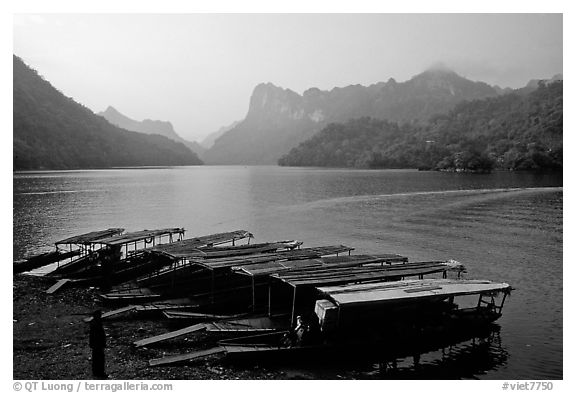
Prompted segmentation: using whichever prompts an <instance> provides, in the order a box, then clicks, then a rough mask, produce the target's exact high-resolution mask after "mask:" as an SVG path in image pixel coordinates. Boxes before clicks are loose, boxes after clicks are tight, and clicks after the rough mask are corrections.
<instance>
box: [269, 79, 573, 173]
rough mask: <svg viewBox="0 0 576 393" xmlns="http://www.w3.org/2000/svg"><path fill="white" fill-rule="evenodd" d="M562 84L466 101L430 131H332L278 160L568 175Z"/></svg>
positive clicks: (368, 126)
mask: <svg viewBox="0 0 576 393" xmlns="http://www.w3.org/2000/svg"><path fill="white" fill-rule="evenodd" d="M562 93H563V84H562V81H554V82H551V83H541V84H540V85H539V86H538V88H537V89H535V90H533V91H531V92H529V93H525V92H522V91H518V92H514V93H510V94H505V95H502V96H498V97H492V98H487V99H482V100H474V101H466V102H463V103H461V104H459V105H457V106H456V108H455V109H454V110H452V111H451V112H450V113H448V114H446V115H438V116H435V117H433V118H432V119H431V120H430V121H429V122H428V123H427V124H425V125H414V124H410V123H404V124H399V123H394V122H390V121H386V120H377V119H373V118H367V117H364V118H359V119H352V120H349V121H347V122H346V123H332V124H329V125H328V126H327V127H325V128H324V129H323V130H322V131H320V132H319V133H318V134H316V135H315V136H313V137H312V138H311V139H309V140H307V141H305V142H303V143H301V144H300V145H299V146H298V147H296V148H294V149H292V150H291V151H290V152H289V153H288V154H287V155H285V156H284V157H282V158H281V159H280V160H279V162H278V163H279V164H280V165H284V166H324V167H356V168H420V169H435V170H446V171H468V172H489V171H491V170H493V169H503V170H544V169H545V170H561V169H562V133H563V118H562V114H563V102H562Z"/></svg>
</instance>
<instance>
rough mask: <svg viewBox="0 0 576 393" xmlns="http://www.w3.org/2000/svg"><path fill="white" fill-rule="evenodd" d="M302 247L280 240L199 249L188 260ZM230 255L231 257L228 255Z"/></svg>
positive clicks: (296, 242)
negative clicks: (242, 251)
mask: <svg viewBox="0 0 576 393" xmlns="http://www.w3.org/2000/svg"><path fill="white" fill-rule="evenodd" d="M300 245H302V242H299V241H296V240H279V241H276V242H273V243H254V244H249V245H242V246H230V247H199V248H196V249H191V250H190V251H189V252H188V254H187V257H188V258H206V257H212V258H217V257H234V256H238V255H241V254H239V253H238V251H241V250H244V251H246V252H245V253H244V254H257V253H262V252H270V251H275V250H280V249H292V248H296V247H299V246H300ZM250 251H252V252H250ZM227 254H229V255H227Z"/></svg>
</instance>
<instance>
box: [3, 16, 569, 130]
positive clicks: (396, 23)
mask: <svg viewBox="0 0 576 393" xmlns="http://www.w3.org/2000/svg"><path fill="white" fill-rule="evenodd" d="M14 53H15V54H16V55H17V56H20V57H21V58H22V59H23V60H24V61H25V62H26V63H27V64H29V65H30V66H32V67H33V68H35V69H36V70H38V72H39V73H40V74H41V75H43V76H44V77H45V79H47V80H48V81H50V82H51V83H52V84H53V85H54V86H55V87H56V88H58V89H59V90H60V91H62V92H63V93H64V94H66V95H67V96H70V97H73V98H74V99H75V100H76V101H78V102H80V103H82V104H84V105H85V106H87V107H89V108H90V109H92V110H93V111H94V112H99V111H103V110H104V109H106V107H107V106H108V105H112V106H114V107H115V108H116V109H118V110H119V111H120V112H122V113H124V114H125V115H127V116H129V117H131V118H133V119H136V120H143V119H145V118H149V119H155V120H168V121H171V122H172V124H173V125H174V128H175V130H176V132H178V133H179V134H180V135H181V136H182V137H184V138H186V139H189V140H201V139H202V138H203V137H205V136H206V135H207V134H209V133H211V132H214V131H216V130H217V129H218V128H219V127H221V126H224V125H228V124H230V123H232V122H233V121H235V120H241V119H242V118H244V116H245V115H246V112H247V110H248V103H249V98H250V95H251V93H252V90H253V88H254V86H256V85H257V84H258V83H261V82H272V83H274V84H275V85H277V86H281V87H285V88H289V89H292V90H294V91H296V92H298V93H302V92H303V91H304V90H306V89H308V88H310V87H318V88H320V89H323V90H329V89H332V88H333V87H338V86H346V85H350V84H363V85H369V84H372V83H376V82H379V81H386V80H387V79H388V78H390V77H393V78H395V79H396V80H397V81H398V82H401V81H405V80H407V79H410V78H411V77H412V76H414V75H416V74H418V73H420V72H422V71H423V70H425V69H426V68H427V67H429V66H430V65H432V64H434V63H437V62H443V63H445V64H446V65H448V66H449V67H451V68H452V69H454V70H455V71H456V72H458V73H459V74H461V75H462V76H465V77H467V78H470V79H472V80H482V81H485V82H488V83H490V84H498V85H500V86H502V87H505V86H509V87H520V86H523V85H524V84H525V83H526V82H527V81H528V80H529V79H534V78H548V77H551V76H552V75H554V74H556V73H562V15H561V14H545V15H542V14H427V15H423V14H175V15H170V14H161V15H155V14H136V15H135V14H101V15H96V14H81V15H78V14H76V15H74V14H42V15H16V16H15V17H14Z"/></svg>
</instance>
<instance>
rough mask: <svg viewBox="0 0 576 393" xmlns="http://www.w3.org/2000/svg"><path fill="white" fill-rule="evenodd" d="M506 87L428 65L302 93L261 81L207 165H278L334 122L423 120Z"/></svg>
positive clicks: (211, 151) (207, 155) (209, 153)
mask: <svg viewBox="0 0 576 393" xmlns="http://www.w3.org/2000/svg"><path fill="white" fill-rule="evenodd" d="M502 92H503V89H500V88H497V87H492V86H490V85H488V84H486V83H484V82H473V81H470V80H468V79H466V78H463V77H461V76H459V75H458V74H456V73H455V72H453V71H451V70H448V69H445V68H434V69H430V70H427V71H425V72H423V73H421V74H419V75H416V76H415V77H413V78H412V79H410V80H408V81H406V82H401V83H398V82H396V81H395V80H394V79H392V78H391V79H389V80H388V81H387V82H380V83H376V84H373V85H370V86H367V87H365V86H361V85H352V86H347V87H343V88H334V89H332V90H330V91H322V90H320V89H317V88H311V89H308V90H306V91H305V92H304V93H303V94H302V95H299V94H297V93H295V92H294V91H292V90H289V89H283V88H280V87H277V86H275V85H273V84H271V83H263V84H259V85H258V86H256V88H255V89H254V92H253V93H252V96H251V98H250V106H249V110H248V114H247V115H246V118H245V119H244V120H243V121H242V122H240V123H239V124H237V125H236V126H235V127H234V128H232V129H231V130H230V131H228V132H226V133H225V134H223V135H222V136H221V137H220V138H218V140H217V141H216V142H215V144H214V146H212V148H210V149H209V150H208V151H207V152H206V153H205V154H204V156H203V158H204V160H205V161H206V162H207V163H209V164H275V163H276V162H277V160H278V159H279V158H280V157H281V156H282V155H284V154H286V153H287V152H288V151H290V149H291V148H293V147H295V146H297V145H298V144H299V143H301V142H303V141H304V140H306V139H308V138H310V137H311V136H312V135H314V134H315V133H316V132H318V131H319V130H321V129H322V128H324V127H325V126H326V125H327V124H329V123H332V122H345V121H347V120H348V119H352V118H360V117H371V118H375V119H386V120H390V121H395V122H401V123H405V122H406V123H421V122H425V121H426V120H428V119H429V118H430V117H431V116H433V115H437V114H442V113H447V112H448V111H450V110H451V109H453V108H454V107H455V106H456V105H457V104H458V103H460V102H462V101H465V100H474V99H481V98H487V97H495V96H498V95H500V94H502Z"/></svg>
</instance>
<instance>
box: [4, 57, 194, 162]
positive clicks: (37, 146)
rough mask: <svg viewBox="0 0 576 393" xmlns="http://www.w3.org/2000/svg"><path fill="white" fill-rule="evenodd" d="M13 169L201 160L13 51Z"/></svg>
mask: <svg viewBox="0 0 576 393" xmlns="http://www.w3.org/2000/svg"><path fill="white" fill-rule="evenodd" d="M13 87H14V88H13V120H14V127H13V169H14V170H27V169H77V168H110V167H128V166H163V165H199V164H202V161H200V159H199V158H198V156H197V155H196V154H194V153H193V152H191V151H190V149H188V148H187V147H186V146H184V145H183V144H182V143H177V142H174V141H173V140H170V139H168V138H166V137H163V136H160V135H145V134H141V133H137V132H132V131H127V130H124V129H121V128H118V127H116V126H113V125H112V124H110V123H109V122H108V121H107V120H105V119H103V118H102V117H100V116H98V115H96V114H94V112H92V111H90V110H89V109H88V108H86V107H84V106H82V105H81V104H79V103H77V102H75V101H74V100H73V99H72V98H69V97H66V96H65V95H63V94H62V93H61V92H59V91H58V90H57V89H56V88H54V87H53V86H52V85H51V84H50V83H49V82H47V81H46V80H44V79H43V78H42V77H41V76H39V75H38V73H37V72H36V71H34V70H33V69H31V68H30V67H28V66H27V65H26V64H24V62H23V61H22V60H21V59H20V58H18V57H17V56H13Z"/></svg>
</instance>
